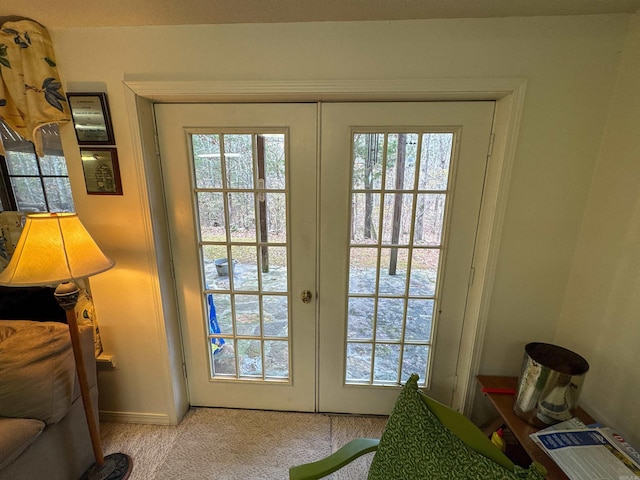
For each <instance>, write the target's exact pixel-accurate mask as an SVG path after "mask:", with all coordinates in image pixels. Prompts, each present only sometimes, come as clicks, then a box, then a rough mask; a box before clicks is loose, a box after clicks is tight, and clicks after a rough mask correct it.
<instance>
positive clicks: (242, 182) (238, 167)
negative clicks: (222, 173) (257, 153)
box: [223, 134, 254, 189]
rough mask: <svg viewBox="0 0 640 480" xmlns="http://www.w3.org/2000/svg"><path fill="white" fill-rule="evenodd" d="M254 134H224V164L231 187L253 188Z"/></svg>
mask: <svg viewBox="0 0 640 480" xmlns="http://www.w3.org/2000/svg"><path fill="white" fill-rule="evenodd" d="M253 139H254V135H250V134H248V135H224V136H223V141H224V164H225V169H226V171H227V182H228V184H229V188H249V189H251V188H253V176H254V171H253Z"/></svg>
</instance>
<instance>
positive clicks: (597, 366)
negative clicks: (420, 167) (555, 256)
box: [556, 14, 640, 446]
mask: <svg viewBox="0 0 640 480" xmlns="http://www.w3.org/2000/svg"><path fill="white" fill-rule="evenodd" d="M639 80H640V14H636V15H635V18H634V19H633V22H632V24H631V28H630V33H629V37H628V39H627V44H626V46H625V48H624V52H623V55H622V59H621V64H620V73H619V76H618V81H617V84H616V88H615V93H614V96H613V102H612V105H611V109H610V112H609V118H608V120H607V124H606V128H605V131H604V137H603V140H602V148H601V150H600V154H599V157H598V164H597V168H596V172H595V176H594V181H593V186H592V188H591V192H590V194H589V200H588V203H587V210H586V215H585V219H584V225H583V227H582V231H581V233H580V241H579V243H578V248H577V250H576V255H575V260H574V263H573V267H572V269H571V276H570V279H569V286H568V288H567V295H566V299H565V303H564V307H563V309H562V316H561V320H560V323H559V326H558V333H557V336H556V341H557V342H558V343H560V344H563V345H565V346H567V347H568V348H571V349H572V350H575V351H577V352H580V353H581V354H582V355H583V356H584V357H585V358H586V359H587V360H588V361H589V363H590V366H591V369H590V371H589V372H588V373H587V375H586V377H585V386H584V390H583V394H582V399H583V403H584V404H585V406H586V407H587V409H588V410H590V411H592V412H593V415H594V416H596V418H598V419H602V421H603V422H605V423H607V424H610V425H615V426H616V427H617V428H619V429H621V431H622V432H623V434H624V435H625V436H626V437H627V438H628V440H629V441H630V442H631V443H632V444H635V445H636V446H638V445H640V412H639V411H638V401H639V400H640V367H639V365H638V363H639V362H640V349H639V346H640V88H639Z"/></svg>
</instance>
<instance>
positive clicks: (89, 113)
mask: <svg viewBox="0 0 640 480" xmlns="http://www.w3.org/2000/svg"><path fill="white" fill-rule="evenodd" d="M67 99H68V100H69V108H70V109H71V117H72V118H73V125H74V127H75V130H76V137H77V138H78V145H115V144H116V141H115V137H114V136H113V127H112V126H111V117H110V115H109V105H108V104H107V94H106V93H101V92H99V93H67Z"/></svg>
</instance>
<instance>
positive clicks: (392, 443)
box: [368, 374, 544, 480]
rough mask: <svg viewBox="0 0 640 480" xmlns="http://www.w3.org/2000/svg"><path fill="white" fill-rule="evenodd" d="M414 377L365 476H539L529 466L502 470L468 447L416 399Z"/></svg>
mask: <svg viewBox="0 0 640 480" xmlns="http://www.w3.org/2000/svg"><path fill="white" fill-rule="evenodd" d="M421 395H422V393H420V392H419V391H418V376H417V375H416V374H413V375H411V377H410V378H409V380H408V381H407V383H406V385H405V387H404V388H403V389H402V392H401V393H400V396H399V397H398V400H397V402H396V405H395V407H394V409H393V412H392V413H391V416H390V417H389V421H388V422H387V425H386V427H385V429H384V432H383V434H382V438H381V439H380V444H379V446H378V451H377V452H376V454H375V456H374V457H373V461H372V463H371V469H370V470H369V475H368V480H409V479H410V480H423V479H424V480H427V479H429V480H543V478H544V474H543V473H541V472H540V471H539V470H538V469H537V468H536V467H535V466H533V465H532V466H531V467H529V468H528V469H524V468H521V467H519V466H517V465H516V466H515V467H514V470H513V471H510V470H507V469H506V468H504V467H503V466H501V465H499V464H498V463H496V462H494V461H493V460H490V459H489V458H487V457H485V456H484V455H481V454H480V453H478V452H476V451H475V450H473V449H472V448H470V447H468V446H467V445H466V444H465V443H464V442H463V441H462V440H460V439H459V438H458V437H457V436H455V435H454V434H453V433H451V431H449V430H448V429H447V428H446V427H445V426H444V425H443V424H442V423H441V422H440V420H438V418H437V417H436V416H435V415H434V414H433V413H432V412H431V410H429V408H428V407H427V405H426V403H425V402H424V401H423V400H422V399H421V398H420V397H421Z"/></svg>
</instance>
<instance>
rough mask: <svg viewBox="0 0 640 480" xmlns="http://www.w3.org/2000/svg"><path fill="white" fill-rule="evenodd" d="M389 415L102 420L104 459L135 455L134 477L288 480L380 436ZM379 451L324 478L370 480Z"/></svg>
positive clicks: (195, 412)
mask: <svg viewBox="0 0 640 480" xmlns="http://www.w3.org/2000/svg"><path fill="white" fill-rule="evenodd" d="M386 421H387V418H386V417H372V416H352V415H325V414H313V413H294V412H274V411H259V410H234V409H223V408H194V409H191V410H190V411H189V412H188V413H187V415H186V416H185V418H184V420H183V421H182V422H181V423H180V425H178V426H158V425H132V424H115V423H102V424H101V436H102V444H103V448H104V451H105V454H108V453H112V452H123V453H127V454H129V455H130V456H131V457H132V458H133V462H134V467H133V472H132V474H131V476H130V477H129V478H130V480H169V479H171V480H176V479H179V480H204V479H214V480H217V479H220V480H236V479H238V480H240V479H241V480H263V479H264V480H278V479H282V480H285V479H287V478H288V471H289V467H291V466H294V465H300V464H303V463H307V462H313V461H315V460H319V459H321V458H324V457H326V456H327V455H329V454H330V453H331V452H334V451H336V450H337V449H338V448H340V447H341V446H342V445H344V444H345V443H347V442H348V441H350V440H352V439H354V438H358V437H370V438H380V435H382V431H383V429H384V425H385V424H386ZM372 457H373V454H372V453H370V454H367V455H365V456H363V457H361V458H360V459H358V460H356V461H355V462H353V463H352V464H350V465H348V466H346V467H345V468H343V469H342V470H340V471H338V472H336V473H334V474H333V475H332V476H329V477H326V478H327V479H331V480H364V479H366V476H367V471H368V469H369V464H370V463H371V458H372Z"/></svg>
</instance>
